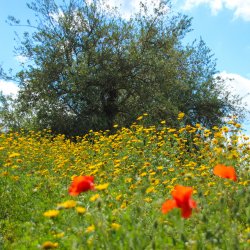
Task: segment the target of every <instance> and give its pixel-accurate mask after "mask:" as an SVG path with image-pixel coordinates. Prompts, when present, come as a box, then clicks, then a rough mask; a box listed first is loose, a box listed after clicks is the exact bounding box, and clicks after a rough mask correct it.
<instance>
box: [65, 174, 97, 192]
mask: <svg viewBox="0 0 250 250" xmlns="http://www.w3.org/2000/svg"><path fill="white" fill-rule="evenodd" d="M91 189H94V177H93V176H76V177H75V178H74V179H73V182H72V183H71V185H70V187H69V194H70V195H72V196H76V195H78V194H80V193H81V192H86V191H88V190H91Z"/></svg>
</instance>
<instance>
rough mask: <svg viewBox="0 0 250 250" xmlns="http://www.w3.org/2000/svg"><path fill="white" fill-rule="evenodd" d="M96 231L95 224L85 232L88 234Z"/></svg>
mask: <svg viewBox="0 0 250 250" xmlns="http://www.w3.org/2000/svg"><path fill="white" fill-rule="evenodd" d="M94 231H95V225H94V224H92V225H91V226H89V227H87V228H86V230H85V232H86V233H92V232H94Z"/></svg>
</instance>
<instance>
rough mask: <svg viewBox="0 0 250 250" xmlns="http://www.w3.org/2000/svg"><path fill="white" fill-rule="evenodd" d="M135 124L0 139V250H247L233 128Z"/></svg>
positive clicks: (249, 149)
mask: <svg viewBox="0 0 250 250" xmlns="http://www.w3.org/2000/svg"><path fill="white" fill-rule="evenodd" d="M183 116H184V114H182V113H180V114H179V116H178V118H177V119H178V120H179V121H180V123H181V120H182V119H183ZM145 117H146V114H144V115H142V116H141V117H138V119H137V122H136V123H134V124H133V125H132V126H131V127H130V128H119V127H118V126H117V125H115V126H114V129H115V130H116V132H115V133H113V134H110V133H109V131H104V132H93V131H90V132H89V133H88V134H87V135H85V136H83V137H77V138H76V139H75V140H74V141H72V140H69V139H67V138H65V136H64V135H58V136H52V135H51V134H50V133H49V131H42V132H40V133H35V132H32V131H31V132H29V133H24V132H20V133H7V134H5V133H2V134H0V195H1V197H0V249H6V250H9V249H11V250H12V249H14V250H15V249H18V250H19V249H23V250H26V249H67V250H69V249H70V250H71V249H72V250H73V249H77V250H78V249H213V250H214V249H232V250H234V249H250V226H249V224H250V206H249V204H250V192H249V191H250V188H249V183H250V181H249V179H250V178H249V173H250V167H249V166H250V142H249V138H248V137H246V136H244V135H243V134H242V132H241V126H240V124H238V123H237V122H235V121H234V120H230V121H229V122H228V126H225V127H222V128H221V129H219V128H217V127H213V129H211V130H208V129H206V128H203V127H202V126H201V125H200V124H196V125H195V126H194V127H193V126H189V125H187V126H184V125H183V126H182V127H181V128H180V129H178V130H176V129H174V128H169V127H167V126H166V125H165V122H164V121H162V122H161V123H159V125H158V126H151V127H145V126H143V125H141V124H142V122H143V119H144V118H145Z"/></svg>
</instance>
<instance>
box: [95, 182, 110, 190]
mask: <svg viewBox="0 0 250 250" xmlns="http://www.w3.org/2000/svg"><path fill="white" fill-rule="evenodd" d="M108 186H109V183H105V184H100V185H97V186H95V189H96V190H105V189H107V188H108Z"/></svg>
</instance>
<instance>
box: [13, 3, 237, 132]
mask: <svg viewBox="0 0 250 250" xmlns="http://www.w3.org/2000/svg"><path fill="white" fill-rule="evenodd" d="M27 6H28V8H30V9H32V10H33V11H34V12H35V14H36V17H37V20H36V24H31V23H30V22H29V21H28V23H27V25H28V26H29V27H30V28H32V29H30V30H29V31H27V32H25V33H24V37H23V40H22V42H21V44H20V46H19V47H18V48H17V49H16V52H17V53H18V54H20V55H22V56H24V57H26V58H27V59H28V63H27V64H26V65H25V67H24V68H23V69H22V70H21V71H20V72H18V73H17V75H16V76H15V80H16V81H17V82H19V85H20V88H21V90H20V93H19V97H18V103H19V107H20V111H22V112H24V113H25V112H26V113H29V114H33V122H34V124H36V127H38V128H51V129H52V130H53V131H54V132H55V133H65V134H68V135H74V134H82V133H85V132H87V131H88V130H90V129H94V130H99V129H103V130H104V129H112V127H113V125H114V123H116V122H118V123H120V125H124V126H127V125H129V124H131V123H132V122H133V121H134V120H135V118H136V117H137V116H139V115H141V114H142V113H144V112H147V113H148V114H149V122H150V123H154V122H155V121H158V120H160V119H165V120H166V121H167V123H169V125H176V124H175V122H176V115H177V113H178V112H180V111H182V112H184V113H185V114H187V122H189V123H196V122H199V123H202V124H203V125H205V126H208V127H209V126H212V125H220V124H221V123H223V118H224V117H225V116H226V115H228V114H230V113H233V112H239V109H238V107H237V99H236V98H234V97H231V95H230V93H228V92H227V91H225V88H224V87H223V83H222V82H221V81H219V80H218V79H215V77H214V75H215V73H216V64H215V61H214V59H213V56H212V55H211V52H210V50H209V49H208V48H207V47H206V45H205V43H204V42H203V41H202V40H201V41H198V42H197V41H195V42H194V43H192V44H189V45H184V43H183V38H184V37H185V36H186V34H187V33H188V32H190V31H191V18H188V17H187V16H185V15H181V14H174V13H173V12H172V11H171V8H170V2H169V1H161V2H160V4H159V5H155V6H154V8H153V11H151V10H152V9H150V10H149V9H148V6H147V5H146V4H141V8H140V11H139V12H138V13H137V14H135V15H134V16H132V17H131V18H130V19H128V20H127V19H123V18H121V17H120V16H121V15H120V14H119V13H118V11H117V10H115V9H110V8H108V7H107V6H106V5H105V1H101V0H95V1H85V0H81V1H80V0H68V1H64V2H63V4H61V5H58V4H57V3H56V1H55V0H37V1H35V2H31V3H29V4H27ZM9 20H10V22H11V24H12V25H20V22H19V21H18V20H17V19H16V18H14V17H10V18H9Z"/></svg>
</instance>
